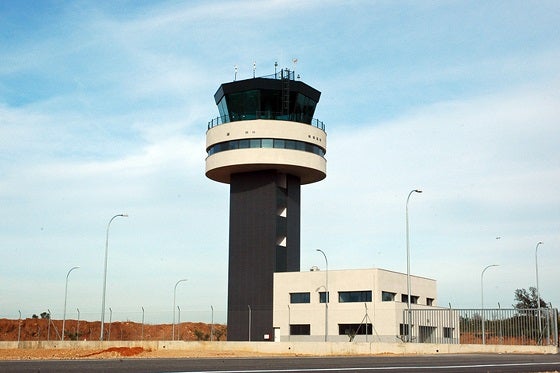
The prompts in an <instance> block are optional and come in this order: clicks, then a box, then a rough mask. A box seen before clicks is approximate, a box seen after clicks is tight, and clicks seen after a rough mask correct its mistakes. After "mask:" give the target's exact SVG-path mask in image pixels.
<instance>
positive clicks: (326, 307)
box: [316, 249, 330, 342]
mask: <svg viewBox="0 0 560 373" xmlns="http://www.w3.org/2000/svg"><path fill="white" fill-rule="evenodd" d="M316 250H317V251H318V252H320V253H321V254H323V256H324V257H325V266H326V271H325V274H326V277H327V278H326V281H325V342H326V341H327V339H328V335H329V298H330V297H329V261H328V260H327V254H325V252H324V251H323V250H321V249H316Z"/></svg>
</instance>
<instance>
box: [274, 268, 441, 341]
mask: <svg viewBox="0 0 560 373" xmlns="http://www.w3.org/2000/svg"><path fill="white" fill-rule="evenodd" d="M327 275H328V288H329V293H330V302H329V304H328V310H327V309H326V307H325V303H320V300H319V299H320V298H319V292H324V291H325V288H326V286H327ZM344 291H371V294H372V295H371V301H367V302H347V303H341V302H339V292H344ZM383 291H386V292H390V293H394V294H395V299H394V301H382V292H383ZM290 293H309V295H310V299H309V303H290ZM411 293H412V295H413V296H417V297H418V304H413V305H412V308H413V309H419V308H434V307H429V306H427V303H428V302H427V299H428V298H430V299H432V300H433V301H432V306H435V305H436V301H437V296H436V295H437V289H436V281H435V280H433V279H429V278H424V277H418V276H411ZM403 294H404V295H405V299H404V301H403V299H402V295H403ZM406 295H407V281H406V274H403V273H398V272H392V271H387V270H383V269H377V268H374V269H356V270H330V271H328V273H327V271H309V272H284V273H275V274H274V306H273V307H274V311H273V323H274V327H275V329H276V334H277V335H279V338H280V340H281V341H324V340H325V318H326V312H328V341H349V340H350V337H349V336H347V335H340V334H339V324H361V323H370V324H372V326H373V330H372V334H369V335H356V336H355V337H354V340H355V341H366V340H367V341H378V342H395V341H397V340H399V335H400V328H399V327H400V324H401V323H402V319H403V310H405V309H406V308H407V302H406ZM296 324H303V325H307V324H308V325H309V326H310V335H290V325H296ZM363 330H365V329H363Z"/></svg>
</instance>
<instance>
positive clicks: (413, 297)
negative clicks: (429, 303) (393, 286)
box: [401, 294, 419, 304]
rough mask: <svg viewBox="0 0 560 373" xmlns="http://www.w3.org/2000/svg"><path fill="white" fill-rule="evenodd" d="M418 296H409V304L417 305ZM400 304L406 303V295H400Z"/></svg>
mask: <svg viewBox="0 0 560 373" xmlns="http://www.w3.org/2000/svg"><path fill="white" fill-rule="evenodd" d="M418 298H419V297H418V296H417V295H411V296H410V303H411V304H418ZM401 302H403V303H408V295H407V294H401Z"/></svg>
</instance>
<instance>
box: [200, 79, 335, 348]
mask: <svg viewBox="0 0 560 373" xmlns="http://www.w3.org/2000/svg"><path fill="white" fill-rule="evenodd" d="M320 96H321V93H320V92H319V91H317V90H316V89H314V88H312V87H310V86H308V85H307V84H305V83H303V82H301V81H299V80H295V79H294V73H293V72H292V71H289V70H287V69H286V70H281V71H280V72H278V73H276V74H274V75H270V76H265V77H259V78H252V79H246V80H239V81H234V82H230V83H224V84H222V85H221V86H220V88H219V89H218V91H217V92H216V94H215V95H214V99H215V101H216V104H217V105H218V110H219V112H220V117H218V118H216V119H214V120H212V121H210V122H209V123H208V131H207V132H206V151H207V153H208V156H207V158H206V176H207V177H208V178H210V179H212V180H215V181H218V182H222V183H228V184H230V213H229V224H230V225H229V272H228V318H227V325H228V340H230V341H247V340H251V341H262V340H265V339H266V336H269V338H270V339H272V338H273V326H272V305H273V274H274V272H292V271H299V270H300V186H301V185H302V184H309V183H313V182H317V181H320V180H322V179H324V178H325V177H326V160H325V153H326V149H327V148H326V141H327V134H326V132H325V127H324V125H323V123H322V122H321V121H318V120H316V119H314V118H313V114H314V112H315V107H316V105H317V103H318V102H319V98H320Z"/></svg>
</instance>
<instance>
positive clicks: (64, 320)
mask: <svg viewBox="0 0 560 373" xmlns="http://www.w3.org/2000/svg"><path fill="white" fill-rule="evenodd" d="M78 268H80V267H72V268H70V270H69V271H68V273H67V274H66V285H65V286H64V312H63V316H62V339H61V340H62V341H64V325H65V324H66V298H67V296H68V276H70V272H72V271H73V270H75V269H78Z"/></svg>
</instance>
